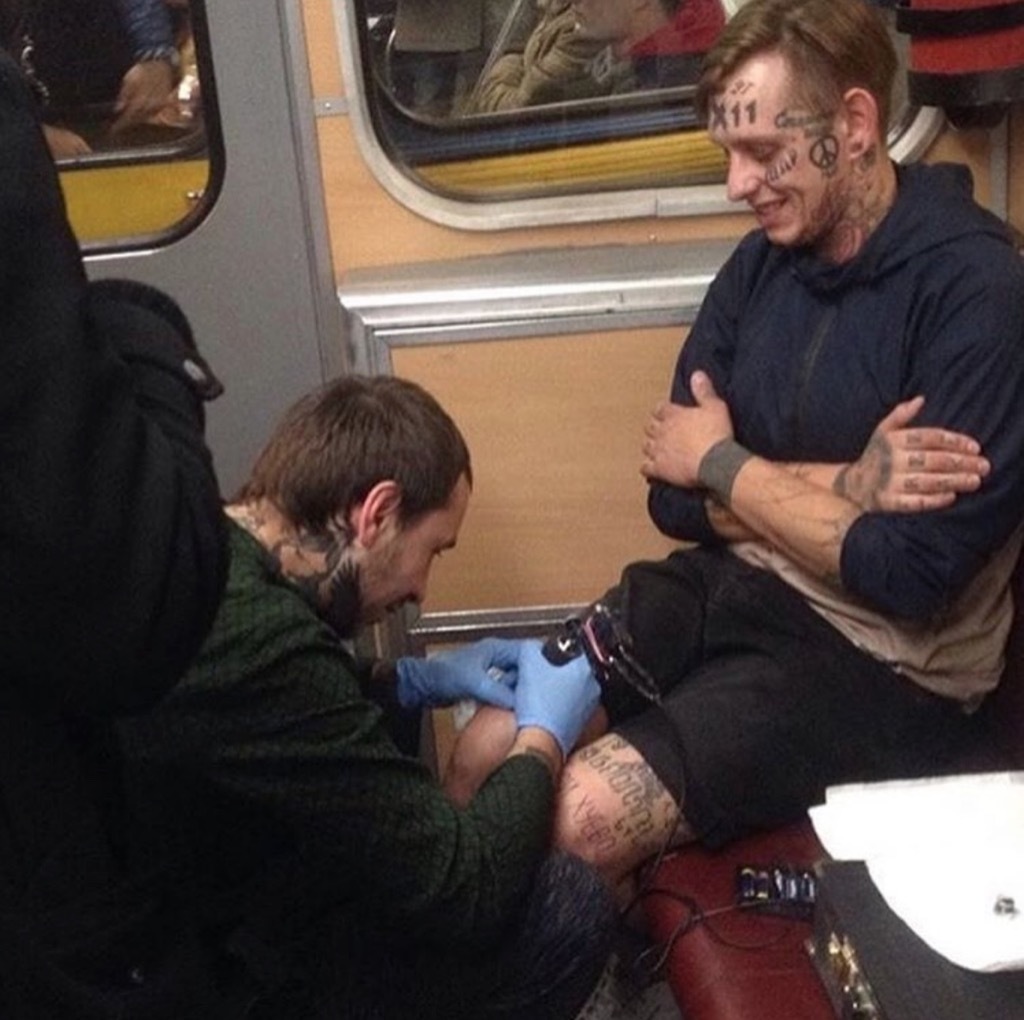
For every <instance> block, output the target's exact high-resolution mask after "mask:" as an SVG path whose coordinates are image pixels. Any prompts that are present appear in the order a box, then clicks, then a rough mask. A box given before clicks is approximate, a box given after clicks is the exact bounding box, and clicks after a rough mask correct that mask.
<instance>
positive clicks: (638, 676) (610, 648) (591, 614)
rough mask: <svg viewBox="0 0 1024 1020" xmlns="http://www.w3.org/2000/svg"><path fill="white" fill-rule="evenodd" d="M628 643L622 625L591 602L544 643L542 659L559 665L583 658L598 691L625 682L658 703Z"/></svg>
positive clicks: (657, 694)
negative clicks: (578, 657)
mask: <svg viewBox="0 0 1024 1020" xmlns="http://www.w3.org/2000/svg"><path fill="white" fill-rule="evenodd" d="M632 644H633V642H632V640H631V639H630V636H629V634H628V632H627V631H626V629H625V627H624V626H623V625H622V623H621V622H620V621H619V620H618V619H617V618H616V617H615V615H614V614H613V613H612V611H611V609H609V608H608V606H606V605H605V604H604V603H603V602H595V603H594V604H593V605H592V606H590V607H589V608H588V609H587V611H586V612H585V613H584V614H583V615H582V616H572V617H570V618H569V619H568V620H566V621H565V622H564V623H562V624H561V626H559V627H558V629H557V630H555V631H554V632H553V633H552V634H551V635H550V636H549V637H548V639H547V641H545V642H544V648H543V652H544V657H545V658H546V659H547V660H548V662H550V663H551V664H552V665H555V666H562V665H564V664H565V663H567V662H569V661H570V660H571V659H575V658H576V657H577V656H579V655H586V657H587V659H588V660H589V662H590V668H591V669H592V670H593V671H594V676H595V677H596V678H597V682H598V683H599V684H600V685H601V687H602V688H604V687H605V685H606V684H608V683H615V682H618V683H625V684H627V685H628V686H629V687H631V688H632V689H633V690H635V691H636V692H637V693H638V694H640V695H641V697H643V698H645V699H646V700H647V701H649V702H651V703H652V704H655V705H660V704H661V692H660V691H659V690H658V685H657V684H656V683H655V682H654V677H652V676H651V674H650V673H648V672H647V670H646V669H644V667H643V666H641V665H640V663H639V662H638V661H637V660H636V657H635V656H634V655H633V651H632Z"/></svg>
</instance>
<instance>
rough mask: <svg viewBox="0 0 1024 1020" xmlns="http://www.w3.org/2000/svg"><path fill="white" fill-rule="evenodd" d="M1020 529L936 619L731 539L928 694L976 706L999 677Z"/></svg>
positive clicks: (1023, 531) (1023, 536)
mask: <svg viewBox="0 0 1024 1020" xmlns="http://www.w3.org/2000/svg"><path fill="white" fill-rule="evenodd" d="M1022 540H1024V528H1018V529H1017V531H1016V532H1015V533H1014V535H1013V536H1012V538H1011V539H1010V540H1009V541H1008V542H1007V543H1006V545H1005V546H1004V547H1003V548H1002V549H1001V550H1000V551H999V553H998V554H997V555H996V556H994V557H993V558H992V560H991V561H990V562H989V563H988V564H987V565H986V566H985V567H984V568H983V569H982V570H981V572H980V573H979V574H978V575H977V577H975V578H974V580H973V581H972V582H971V583H970V584H969V585H968V586H967V588H966V590H965V591H964V592H963V593H962V594H961V596H960V597H959V598H958V599H957V600H956V602H954V603H953V605H951V606H950V607H949V609H948V610H947V611H946V612H945V613H943V614H942V615H941V617H940V618H938V619H934V620H931V621H929V622H928V623H919V622H917V621H912V620H903V619H893V618H889V617H886V616H883V615H882V614H881V613H878V612H877V611H875V610H874V609H872V608H871V607H870V606H868V605H867V603H865V602H863V601H861V600H860V599H857V598H855V597H853V596H850V595H848V594H846V593H845V592H842V591H838V590H836V589H835V588H832V587H829V586H828V585H826V584H824V583H823V582H821V581H819V580H818V579H817V578H815V577H813V576H812V575H810V574H808V573H807V572H806V571H804V570H803V569H801V568H800V567H798V566H796V565H795V564H794V563H792V562H790V561H789V560H788V559H787V558H786V557H784V556H783V555H782V554H781V553H779V552H777V551H776V550H774V549H771V548H769V547H768V546H767V545H765V544H764V543H762V542H737V543H735V544H734V545H733V546H732V547H731V548H732V551H733V552H734V553H735V554H736V555H737V556H739V557H740V558H741V559H742V560H745V561H746V562H747V563H750V564H751V565H753V566H756V567H761V568H762V569H765V570H770V571H772V572H773V573H774V574H776V575H777V576H778V577H780V578H781V579H782V580H783V581H785V582H786V583H787V584H788V585H790V586H791V587H793V588H795V589H796V590H797V591H798V592H800V593H801V594H802V595H803V596H804V597H805V598H806V599H807V601H808V602H809V603H810V606H811V608H812V609H814V610H815V611H816V612H818V613H820V614H821V616H823V617H824V618H825V619H826V620H828V622H829V623H831V624H832V626H833V627H835V628H836V630H838V631H839V632H840V633H841V634H843V635H844V636H845V637H846V638H847V639H848V640H850V641H851V642H853V644H855V645H856V646H857V647H858V648H861V649H863V650H864V651H865V652H867V653H868V654H870V655H873V656H874V657H875V658H876V659H881V660H882V661H883V662H885V663H887V664H888V665H889V666H891V667H892V668H893V669H894V670H895V671H896V672H898V673H901V674H903V675H905V676H906V677H907V678H908V679H910V680H913V681H914V682H915V683H917V684H920V685H921V686H922V687H924V688H926V689H927V690H929V691H932V692H934V693H935V694H940V695H942V696H944V697H947V698H955V699H957V700H959V701H963V702H964V703H965V705H967V706H969V707H976V706H977V704H978V703H979V702H980V701H981V699H982V697H984V695H985V694H987V693H988V692H989V691H991V690H992V689H993V688H994V687H995V686H996V684H998V682H999V678H1000V676H1001V675H1002V671H1003V653H1004V650H1005V647H1006V638H1007V635H1008V633H1009V631H1010V624H1011V623H1012V622H1013V612H1014V606H1013V595H1012V592H1011V590H1010V577H1011V575H1012V574H1013V568H1014V566H1015V565H1016V563H1017V558H1018V556H1019V555H1020V550H1021V544H1022Z"/></svg>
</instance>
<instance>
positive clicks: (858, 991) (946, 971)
mask: <svg viewBox="0 0 1024 1020" xmlns="http://www.w3.org/2000/svg"><path fill="white" fill-rule="evenodd" d="M816 870H817V873H818V888H817V904H816V908H815V918H814V935H813V940H812V942H811V944H810V946H809V949H810V951H811V954H812V956H813V958H814V963H815V967H816V969H817V971H818V974H819V975H820V976H821V978H822V981H823V982H824V984H825V988H826V990H827V991H828V995H829V998H830V999H831V1000H832V1005H833V1008H834V1009H835V1011H836V1016H837V1017H840V1018H842V1020H1024V971H1020V970H1015V971H1001V972H997V973H980V972H978V971H972V970H966V969H964V968H963V967H959V966H957V965H956V964H953V963H950V962H949V961H948V960H947V959H946V958H945V957H943V956H941V955H940V954H938V953H936V952H935V951H934V950H933V949H931V948H930V947H929V946H928V945H927V943H925V942H924V941H923V940H922V939H921V938H919V937H918V936H917V935H915V934H914V932H913V931H912V930H911V929H910V928H909V927H908V926H907V925H906V924H905V923H904V922H903V921H902V920H901V919H900V918H899V917H898V916H897V915H896V914H895V913H893V911H892V910H890V909H889V907H888V905H887V904H886V902H885V900H884V899H883V898H882V895H881V893H879V891H878V889H877V888H876V887H875V884H874V882H873V881H872V880H871V876H870V874H869V872H868V870H867V867H866V866H865V864H864V863H863V862H860V861H825V862H823V863H822V864H820V865H819V866H818V868H817V869H816ZM936 895H939V896H941V895H942V892H941V890H938V891H937V893H936ZM1022 909H1024V905H1022ZM1007 924H1021V925H1024V915H1019V916H1017V917H1013V918H1007Z"/></svg>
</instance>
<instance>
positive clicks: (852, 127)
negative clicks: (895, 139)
mask: <svg viewBox="0 0 1024 1020" xmlns="http://www.w3.org/2000/svg"><path fill="white" fill-rule="evenodd" d="M843 118H844V120H845V122H846V131H847V143H848V151H849V153H850V155H851V156H852V157H853V158H854V159H860V158H861V157H862V156H863V155H864V154H865V153H866V152H869V151H870V150H871V149H872V148H873V147H874V146H876V145H878V144H880V143H882V142H884V139H885V134H886V130H887V125H883V124H880V123H879V110H878V103H877V102H876V101H875V97H874V96H873V95H871V93H870V92H868V90H867V89H862V88H853V89H848V90H847V92H846V94H845V95H844V96H843Z"/></svg>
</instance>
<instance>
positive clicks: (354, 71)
mask: <svg viewBox="0 0 1024 1020" xmlns="http://www.w3.org/2000/svg"><path fill="white" fill-rule="evenodd" d="M331 2H332V5H333V9H334V15H335V25H336V31H337V34H338V50H339V55H340V60H341V71H342V81H343V84H344V88H345V95H346V100H347V101H346V112H347V115H348V116H349V118H350V120H351V123H352V129H353V135H354V137H355V140H356V144H357V146H358V149H359V151H360V154H361V155H362V158H363V160H364V162H365V163H366V165H367V167H368V168H369V170H370V172H371V173H372V174H373V176H374V178H375V179H376V180H377V182H378V183H379V184H380V185H381V186H382V187H383V188H384V189H385V190H386V191H387V192H388V194H390V195H391V197H392V198H394V199H395V200H396V201H397V202H399V203H401V204H402V205H403V206H405V207H406V208H408V209H410V210H411V211H412V212H414V213H416V214H417V215H419V216H422V217H424V218H425V219H427V220H429V221H431V222H433V223H437V224H439V225H441V226H446V227H454V228H457V229H460V230H473V231H503V230H513V229H518V228H523V227H534V226H541V225H545V226H551V225H559V224H570V223H597V222H608V221H614V220H625V219H636V218H655V219H662V218H676V217H694V216H714V215H722V214H726V213H735V212H736V207H735V205H734V204H733V203H730V202H729V201H728V199H727V198H726V194H725V185H724V183H715V184H692V185H680V186H673V187H652V188H633V189H622V190H594V191H592V192H572V193H561V194H557V195H551V196H543V197H524V198H503V199H487V198H481V199H457V198H451V197H448V196H444V195H440V194H438V193H436V192H435V191H433V190H431V189H430V188H429V187H427V186H426V185H425V184H421V183H418V182H417V181H416V180H415V179H413V177H411V176H410V174H409V173H407V172H405V171H403V170H402V169H401V168H400V167H399V166H398V164H397V163H395V162H394V161H393V160H392V159H391V158H390V156H389V155H388V152H387V150H386V148H385V147H384V145H383V144H382V143H381V141H380V139H379V138H378V136H377V133H376V130H375V127H374V112H373V111H372V110H371V109H370V100H369V95H368V90H367V89H366V88H365V87H364V82H365V80H366V68H365V65H364V54H365V46H364V39H363V37H362V35H361V26H360V24H359V12H358V11H357V9H356V8H357V5H356V4H355V3H353V2H352V0H331ZM944 122H945V117H944V114H943V113H942V111H941V110H938V109H934V108H928V107H921V108H916V109H908V110H906V111H905V113H904V116H903V117H902V118H901V119H900V120H899V121H898V122H897V123H896V124H895V125H894V126H893V128H892V130H891V131H890V134H889V152H890V155H891V157H892V158H893V159H894V160H895V161H896V162H899V163H907V162H914V161H916V160H917V159H919V158H920V157H921V156H922V155H923V154H924V152H925V151H926V150H927V148H928V146H929V145H930V144H931V143H932V141H934V139H935V137H936V136H937V135H938V133H939V131H940V130H941V128H942V126H943V124H944Z"/></svg>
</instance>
